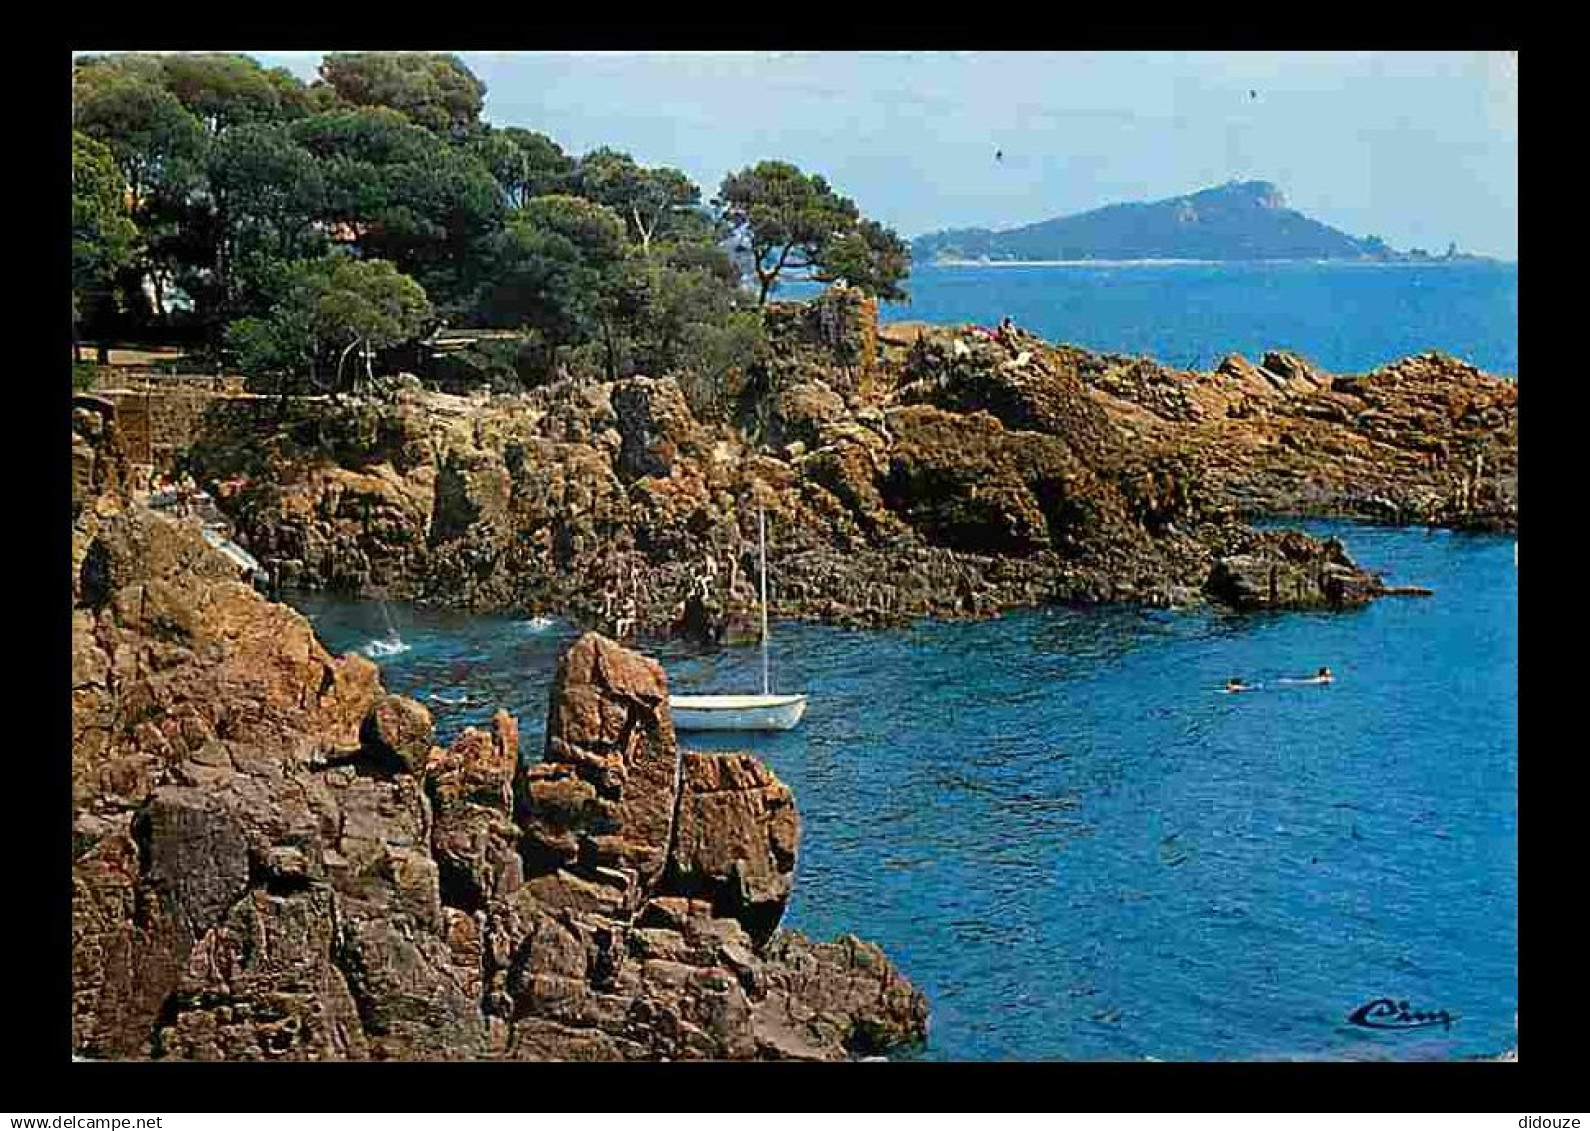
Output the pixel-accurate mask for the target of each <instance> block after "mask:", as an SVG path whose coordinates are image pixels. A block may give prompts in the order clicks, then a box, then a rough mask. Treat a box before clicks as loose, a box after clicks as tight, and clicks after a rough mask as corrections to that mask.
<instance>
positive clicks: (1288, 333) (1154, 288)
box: [776, 263, 1518, 377]
mask: <svg viewBox="0 0 1590 1131" xmlns="http://www.w3.org/2000/svg"><path fill="white" fill-rule="evenodd" d="M820 289H821V288H819V287H817V286H816V285H815V284H807V283H792V284H790V285H788V286H783V287H781V288H780V289H779V290H778V291H777V293H776V297H779V298H804V297H809V296H810V295H812V294H814V293H816V291H818V290H820ZM906 290H907V291H908V292H909V293H910V295H911V302H910V303H909V304H908V305H907V304H894V303H889V304H885V305H884V307H883V309H882V311H881V315H880V316H881V317H882V319H883V320H884V321H885V322H896V321H901V320H916V321H923V322H937V323H945V324H959V323H963V322H978V323H982V324H984V325H994V324H996V323H997V322H998V321H999V320H1000V319H1001V318H1002V317H1004V316H1006V315H1009V316H1010V317H1011V318H1013V319H1014V320H1015V321H1016V323H1017V325H1019V326H1022V327H1024V328H1026V329H1028V330H1031V331H1033V332H1034V333H1036V334H1038V335H1039V336H1041V337H1044V338H1047V339H1049V340H1051V341H1060V342H1070V343H1073V344H1075V345H1081V346H1086V347H1088V348H1090V349H1094V350H1102V351H1106V352H1114V353H1127V354H1141V355H1145V356H1148V357H1153V358H1156V359H1158V360H1159V361H1162V362H1164V363H1166V364H1170V365H1175V366H1180V367H1183V368H1192V369H1210V368H1213V367H1214V365H1215V364H1216V363H1217V362H1218V361H1219V360H1220V359H1221V358H1222V357H1224V356H1225V355H1226V354H1230V353H1241V354H1245V355H1247V356H1248V357H1251V358H1254V359H1257V358H1259V357H1260V356H1262V355H1263V353H1264V352H1265V351H1266V350H1272V349H1289V350H1293V351H1295V352H1297V353H1300V354H1302V355H1303V356H1304V357H1307V358H1308V359H1310V360H1311V361H1313V362H1314V363H1315V364H1316V365H1319V366H1321V367H1322V368H1324V369H1326V370H1328V371H1330V372H1335V373H1358V372H1365V371H1367V370H1370V369H1373V368H1375V367H1376V366H1379V365H1383V364H1385V363H1386V362H1389V361H1395V360H1397V359H1399V358H1403V357H1407V356H1408V355H1410V354H1416V353H1425V352H1427V351H1429V350H1441V351H1443V352H1445V353H1449V354H1453V355H1455V356H1457V357H1460V358H1462V359H1463V360H1465V361H1468V362H1471V363H1472V364H1474V365H1477V366H1479V367H1480V368H1481V369H1484V370H1486V371H1487V372H1491V373H1497V374H1502V375H1506V376H1512V377H1516V376H1517V375H1518V265H1517V264H1516V263H1436V264H1428V265H1421V264H1401V263H1399V264H1360V263H1221V264H1202V263H1200V264H1163V265H1162V264H1130V265H1122V266H1098V265H1088V266H1080V265H1078V266H1070V265H1067V266H1033V267H935V266H931V265H923V266H919V267H917V268H916V269H915V270H914V271H913V272H912V274H911V278H910V280H909V281H908V282H907V284H906Z"/></svg>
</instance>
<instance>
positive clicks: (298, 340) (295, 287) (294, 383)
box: [227, 255, 432, 391]
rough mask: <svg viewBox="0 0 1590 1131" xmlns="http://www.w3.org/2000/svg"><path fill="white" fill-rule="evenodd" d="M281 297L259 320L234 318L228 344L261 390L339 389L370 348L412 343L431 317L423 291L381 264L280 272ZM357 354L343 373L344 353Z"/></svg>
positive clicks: (331, 260) (310, 265)
mask: <svg viewBox="0 0 1590 1131" xmlns="http://www.w3.org/2000/svg"><path fill="white" fill-rule="evenodd" d="M275 282H276V289H277V291H278V293H279V294H280V296H281V297H280V298H279V299H278V301H277V302H276V303H275V305H274V306H273V307H272V309H271V311H270V313H269V314H268V315H267V316H265V317H249V318H242V319H238V320H237V321H236V322H234V323H232V325H231V326H230V327H229V329H228V331H227V345H228V347H229V348H230V349H231V350H232V351H233V353H234V355H235V357H236V360H237V363H238V366H239V367H240V368H241V369H242V370H243V371H244V372H245V373H247V374H249V375H250V377H252V378H255V379H256V383H257V384H259V385H261V386H263V387H267V388H275V389H288V388H299V387H307V388H311V389H314V390H317V391H325V390H327V389H331V390H334V391H341V390H342V389H345V388H348V387H350V385H352V384H353V383H354V381H353V375H354V374H356V373H357V370H358V365H359V362H360V361H362V362H363V364H364V367H365V378H366V380H367V381H368V380H369V379H370V378H371V377H372V376H373V374H372V372H371V368H370V357H371V354H372V352H373V351H375V350H379V349H384V348H387V347H389V346H393V345H397V344H399V343H401V342H405V341H412V340H413V339H415V338H417V337H418V336H419V335H420V334H421V333H422V332H423V331H424V329H425V326H426V324H427V323H428V322H429V321H430V319H431V317H432V309H431V304H430V301H429V300H428V299H427V298H426V295H425V291H424V288H422V287H421V286H420V285H419V284H418V283H416V282H415V281H414V280H413V279H411V278H409V277H408V276H406V275H404V274H402V273H401V272H399V271H398V270H397V268H396V267H394V266H393V265H392V264H391V263H387V262H385V261H382V260H357V259H350V258H348V257H347V256H343V255H328V256H324V257H322V258H320V259H310V260H300V261H298V262H295V263H292V264H289V265H287V266H285V267H283V268H281V269H280V271H279V274H278V276H277V279H276V280H275ZM356 349H358V350H361V351H362V357H361V358H354V359H353V364H352V366H351V368H350V364H349V362H350V356H349V355H350V354H352V353H353V352H354V351H355V350H356Z"/></svg>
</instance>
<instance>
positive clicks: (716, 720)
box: [668, 695, 806, 730]
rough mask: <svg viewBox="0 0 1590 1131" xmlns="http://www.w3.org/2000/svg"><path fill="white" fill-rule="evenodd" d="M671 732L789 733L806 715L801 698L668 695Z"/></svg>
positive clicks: (804, 701) (803, 701) (793, 696)
mask: <svg viewBox="0 0 1590 1131" xmlns="http://www.w3.org/2000/svg"><path fill="white" fill-rule="evenodd" d="M668 709H669V711H670V712H671V713H672V714H673V720H674V729H675V730H789V729H791V728H792V727H794V726H795V724H796V723H798V722H800V721H801V716H802V715H804V714H805V713H806V696H804V695H670V696H669V697H668Z"/></svg>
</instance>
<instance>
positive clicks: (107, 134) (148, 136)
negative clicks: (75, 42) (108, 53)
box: [72, 57, 207, 210]
mask: <svg viewBox="0 0 1590 1131" xmlns="http://www.w3.org/2000/svg"><path fill="white" fill-rule="evenodd" d="M135 58H136V57H135ZM160 77H161V72H160V70H159V68H158V64H156V66H155V67H154V68H153V69H151V68H150V67H149V66H147V65H145V63H144V62H143V61H141V60H140V61H137V62H133V61H129V60H127V58H126V57H111V58H108V59H98V60H85V61H83V62H80V63H79V65H78V67H77V68H76V70H75V71H74V72H73V89H72V94H73V105H72V120H73V124H74V126H75V127H76V128H77V129H78V130H80V131H81V132H83V133H85V134H87V135H88V136H89V137H91V138H94V139H95V140H96V141H101V142H104V143H105V145H107V146H108V147H109V148H110V151H111V153H112V155H113V156H114V158H115V161H116V164H117V167H118V168H120V169H121V173H122V178H123V179H124V180H125V181H126V183H127V188H128V191H129V192H130V193H131V194H132V199H133V206H134V209H135V210H136V209H144V208H148V207H150V206H151V204H153V203H155V202H156V201H158V200H160V199H161V198H164V199H167V200H169V199H175V198H179V197H180V196H181V195H182V194H183V193H185V192H186V191H188V190H190V189H192V188H194V187H196V186H197V185H198V183H199V181H200V179H201V176H202V172H203V162H204V156H205V151H206V148H207V139H206V137H205V131H204V127H203V125H201V124H200V122H199V120H198V119H197V118H196V117H194V116H193V115H192V114H191V113H189V112H188V110H187V109H186V107H184V106H183V105H182V103H181V102H180V101H179V100H178V99H177V97H176V95H174V94H172V93H171V92H170V91H169V90H167V89H165V87H163V86H162V85H160V81H159V80H160Z"/></svg>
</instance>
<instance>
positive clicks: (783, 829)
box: [667, 752, 800, 945]
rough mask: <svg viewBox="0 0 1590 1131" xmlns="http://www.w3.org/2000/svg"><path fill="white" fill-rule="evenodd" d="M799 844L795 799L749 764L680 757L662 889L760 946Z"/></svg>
mask: <svg viewBox="0 0 1590 1131" xmlns="http://www.w3.org/2000/svg"><path fill="white" fill-rule="evenodd" d="M799 840H800V819H799V817H798V816H796V813H795V798H794V796H793V795H792V794H791V793H790V791H789V787H788V786H786V785H784V783H783V782H781V781H779V780H778V778H776V777H774V776H773V772H772V771H771V770H769V769H768V768H767V767H766V766H764V765H763V764H762V763H761V762H759V761H757V759H756V758H754V757H752V756H751V755H750V754H739V753H727V754H708V753H695V752H689V753H687V754H685V756H684V777H683V782H682V785H681V792H680V796H679V816H678V820H677V827H676V828H675V831H674V842H673V851H672V853H671V855H670V858H669V870H668V883H667V887H668V890H669V891H671V892H678V893H681V894H687V895H689V896H693V897H697V898H702V899H706V900H707V901H709V902H710V904H711V906H712V908H713V913H714V914H715V915H716V916H717V917H719V918H725V919H734V920H737V921H738V922H740V923H741V924H743V925H744V926H745V929H746V930H747V931H748V932H749V934H750V936H751V938H752V940H753V941H754V942H755V943H756V944H757V945H761V944H762V943H764V942H766V941H767V939H768V938H769V937H770V936H771V935H772V933H773V930H774V928H776V927H777V926H778V922H779V920H780V919H781V918H782V917H783V914H784V905H785V904H786V903H787V902H788V901H789V894H790V889H791V887H792V885H793V883H794V878H795V850H796V845H797V844H798V843H799Z"/></svg>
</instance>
